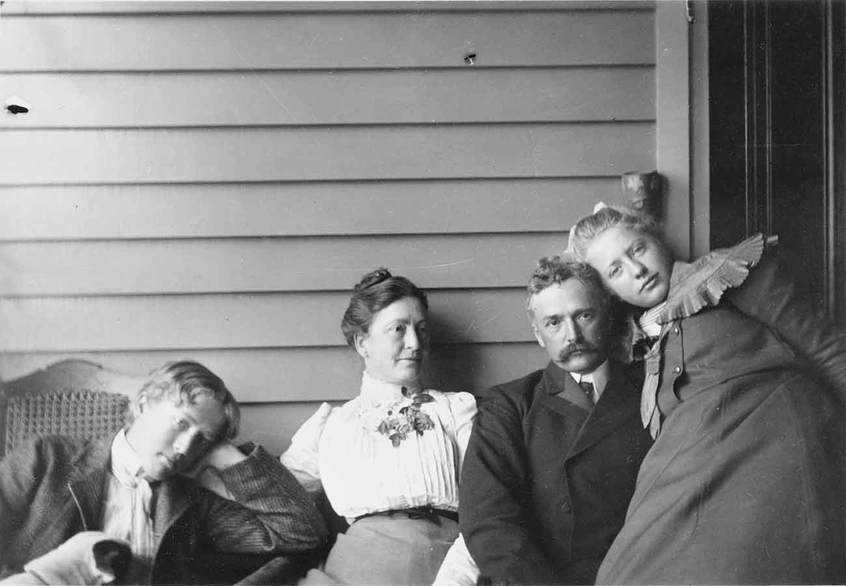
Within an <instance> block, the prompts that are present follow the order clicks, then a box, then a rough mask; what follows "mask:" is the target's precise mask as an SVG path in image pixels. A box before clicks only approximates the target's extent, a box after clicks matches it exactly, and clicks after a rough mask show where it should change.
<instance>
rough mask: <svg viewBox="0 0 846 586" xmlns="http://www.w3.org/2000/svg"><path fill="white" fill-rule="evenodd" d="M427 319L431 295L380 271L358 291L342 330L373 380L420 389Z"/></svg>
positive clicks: (370, 275)
mask: <svg viewBox="0 0 846 586" xmlns="http://www.w3.org/2000/svg"><path fill="white" fill-rule="evenodd" d="M428 317H429V302H428V300H427V299H426V294H425V293H424V292H423V291H422V290H421V289H420V288H418V287H417V286H416V285H414V283H412V282H411V281H409V280H408V279H406V278H405V277H395V276H393V275H392V274H391V272H390V271H389V270H388V269H385V268H380V269H376V270H375V271H371V272H369V273H367V274H366V275H364V277H362V279H361V281H359V283H358V284H357V285H356V286H355V288H354V289H353V293H352V296H351V297H350V302H349V305H348V306H347V310H346V312H344V318H343V320H342V321H341V331H342V332H343V334H344V337H345V338H346V340H347V344H349V345H350V346H351V347H352V348H354V349H355V351H356V352H358V354H359V356H361V357H362V359H363V360H364V369H365V371H366V372H367V374H368V375H369V376H370V377H372V378H374V379H376V380H380V381H383V382H387V383H393V384H397V385H402V386H411V387H419V386H420V376H421V373H422V370H423V366H424V363H425V361H426V358H427V356H428V354H429V331H428V327H429V324H428Z"/></svg>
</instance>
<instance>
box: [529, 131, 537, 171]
mask: <svg viewBox="0 0 846 586" xmlns="http://www.w3.org/2000/svg"><path fill="white" fill-rule="evenodd" d="M527 132H528V133H529V144H530V145H531V147H532V174H533V176H534V177H538V176H540V173H539V172H538V156H539V155H538V151H537V148H538V147H537V144H535V133H534V131H533V130H532V129H531V128H528V129H527Z"/></svg>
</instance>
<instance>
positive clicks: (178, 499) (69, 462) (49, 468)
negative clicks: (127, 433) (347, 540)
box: [0, 436, 328, 584]
mask: <svg viewBox="0 0 846 586" xmlns="http://www.w3.org/2000/svg"><path fill="white" fill-rule="evenodd" d="M111 443H112V438H103V439H101V440H97V441H87V440H74V439H69V438H64V437H59V436H48V437H43V438H39V439H37V440H35V441H33V442H29V443H26V444H24V445H23V446H21V447H20V448H18V449H17V450H15V451H14V452H12V453H10V454H8V455H7V456H6V457H5V458H4V459H3V460H2V461H0V576H2V575H3V573H4V571H5V572H7V573H12V574H14V573H17V572H20V571H21V567H22V566H23V564H24V563H26V562H27V561H29V560H31V559H34V558H36V557H38V556H40V555H43V554H44V553H46V552H48V551H50V550H51V549H54V548H56V547H58V546H59V545H60V544H61V543H63V542H64V541H66V540H67V539H68V538H69V537H70V536H72V535H74V534H75V533H78V532H80V531H84V530H89V529H97V528H99V527H100V510H101V507H102V503H103V498H104V495H103V489H104V482H105V479H106V475H107V474H108V470H109V462H110V451H111ZM220 476H221V479H222V480H223V482H224V484H225V485H226V487H227V488H228V489H229V490H230V491H231V492H232V493H233V495H234V497H235V500H234V501H229V500H226V499H223V498H220V497H218V496H217V495H215V494H213V493H211V492H209V491H207V490H205V489H203V488H200V487H199V486H197V485H195V484H194V483H193V482H191V481H189V480H187V479H185V478H182V477H173V478H170V479H168V480H165V481H163V482H162V485H161V490H160V492H159V497H158V501H157V502H158V504H157V505H156V510H155V515H154V520H153V524H154V528H155V534H156V552H155V555H154V559H153V568H152V573H151V576H150V582H151V583H153V584H157V583H159V584H161V583H165V584H173V583H179V584H186V583H201V584H209V583H218V582H221V581H223V580H227V579H228V580H230V583H231V581H234V580H235V579H237V577H235V576H231V575H229V574H231V572H228V569H227V568H226V567H224V566H223V565H221V564H220V563H219V559H220V558H222V559H223V560H226V561H227V562H228V563H230V564H233V563H236V564H237V563H240V564H242V565H244V566H245V567H244V568H238V569H243V570H244V572H243V573H246V572H247V571H250V570H251V569H254V566H255V564H252V566H253V567H250V563H249V560H248V559H247V558H245V557H244V556H243V555H240V554H250V555H259V556H260V558H257V559H259V561H260V562H263V561H266V560H265V559H264V558H265V556H266V555H267V554H274V555H278V554H280V553H284V554H305V553H308V552H313V551H315V550H320V549H321V548H322V547H323V546H324V545H325V542H326V538H327V534H328V530H327V528H326V525H325V522H324V520H323V519H322V517H321V516H320V514H319V513H318V511H317V508H316V507H315V505H314V503H313V502H312V501H311V498H310V497H309V496H308V494H306V492H305V491H304V490H303V488H302V487H301V486H300V484H299V483H298V482H297V481H296V479H295V478H294V477H293V475H292V474H291V473H290V472H289V471H288V470H287V469H286V468H285V467H284V466H282V465H281V464H280V463H279V461H278V460H277V459H276V458H273V457H272V456H270V455H269V454H268V453H267V452H265V451H264V450H263V449H262V448H261V447H253V448H252V450H251V451H250V453H249V456H248V458H247V459H246V460H244V461H243V462H239V463H238V464H235V465H233V466H230V467H229V468H226V469H225V470H221V471H220ZM233 554H239V555H240V557H239V555H233Z"/></svg>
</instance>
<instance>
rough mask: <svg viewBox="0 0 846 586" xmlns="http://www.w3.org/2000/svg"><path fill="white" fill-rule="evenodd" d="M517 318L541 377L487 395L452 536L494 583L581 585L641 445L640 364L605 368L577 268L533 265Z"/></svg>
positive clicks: (607, 308) (621, 512)
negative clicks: (539, 357) (524, 314)
mask: <svg viewBox="0 0 846 586" xmlns="http://www.w3.org/2000/svg"><path fill="white" fill-rule="evenodd" d="M528 290H529V298H528V300H527V303H526V308H527V310H528V312H529V317H530V319H531V322H532V329H533V331H534V334H535V337H536V338H537V340H538V344H540V346H541V348H544V349H545V350H546V352H547V354H548V355H549V358H550V362H549V365H548V366H547V367H546V368H545V369H543V370H538V371H535V372H532V373H531V374H529V375H527V376H525V377H523V378H521V379H518V380H515V381H512V382H509V383H505V384H503V385H498V386H495V387H493V388H492V389H491V390H490V391H488V392H487V393H486V394H485V396H484V399H483V400H482V402H481V405H480V407H479V411H478V414H477V416H476V420H475V422H474V424H473V432H472V435H471V438H470V444H469V446H468V450H467V455H466V457H465V460H464V468H463V470H462V475H461V499H460V502H461V508H460V527H461V533H462V534H463V536H464V540H465V542H466V544H467V549H468V550H469V551H470V553H471V554H472V557H473V559H474V560H475V562H476V564H477V565H478V566H479V570H480V571H481V581H482V582H490V583H494V584H514V583H516V584H592V583H593V582H594V579H595V577H596V572H597V570H598V568H599V565H600V563H601V562H602V558H603V557H604V555H605V553H606V551H607V550H608V548H609V547H610V546H611V542H612V541H613V540H614V537H615V536H616V534H617V532H618V531H619V530H620V528H621V527H622V525H623V521H624V519H625V514H626V508H627V507H628V503H629V500H630V499H631V496H632V493H633V491H634V486H635V479H636V476H637V471H638V467H639V466H640V462H641V460H642V459H643V457H644V455H645V454H646V451H647V450H648V449H649V446H650V445H651V443H652V440H651V438H650V436H649V434H648V433H646V431H644V429H643V426H642V425H641V421H640V412H639V405H640V390H641V383H642V380H643V374H642V365H641V364H633V365H628V366H625V365H623V364H621V363H619V362H617V361H615V360H614V359H612V358H609V354H610V349H611V347H612V345H613V344H612V342H613V341H614V340H613V337H614V336H613V335H612V315H611V299H610V296H609V294H608V293H607V292H606V291H605V289H603V287H602V283H601V280H600V278H599V275H598V274H597V273H596V272H595V271H594V270H593V269H592V268H590V267H589V266H587V265H583V264H579V263H573V262H567V261H566V260H564V259H562V258H560V257H554V258H542V259H540V261H538V264H537V267H536V268H535V270H534V273H533V274H532V278H531V280H530V281H529V286H528Z"/></svg>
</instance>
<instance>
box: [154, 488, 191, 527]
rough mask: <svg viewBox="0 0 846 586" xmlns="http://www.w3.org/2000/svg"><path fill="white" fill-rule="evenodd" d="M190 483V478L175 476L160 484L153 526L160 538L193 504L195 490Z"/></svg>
mask: <svg viewBox="0 0 846 586" xmlns="http://www.w3.org/2000/svg"><path fill="white" fill-rule="evenodd" d="M189 483H190V481H189V480H186V479H184V478H181V477H175V478H170V479H168V480H165V481H163V482H162V483H161V484H160V485H159V487H158V489H157V492H158V494H157V495H156V509H155V511H154V512H153V527H155V531H156V535H157V536H159V538H161V536H162V535H164V534H165V533H166V532H167V530H168V529H169V528H170V526H171V525H172V524H173V523H174V521H176V520H177V519H178V518H179V517H181V516H182V515H183V514H184V513H185V511H186V510H187V509H188V507H189V506H191V502H192V500H193V493H194V491H193V489H192V488H191V487H189Z"/></svg>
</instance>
